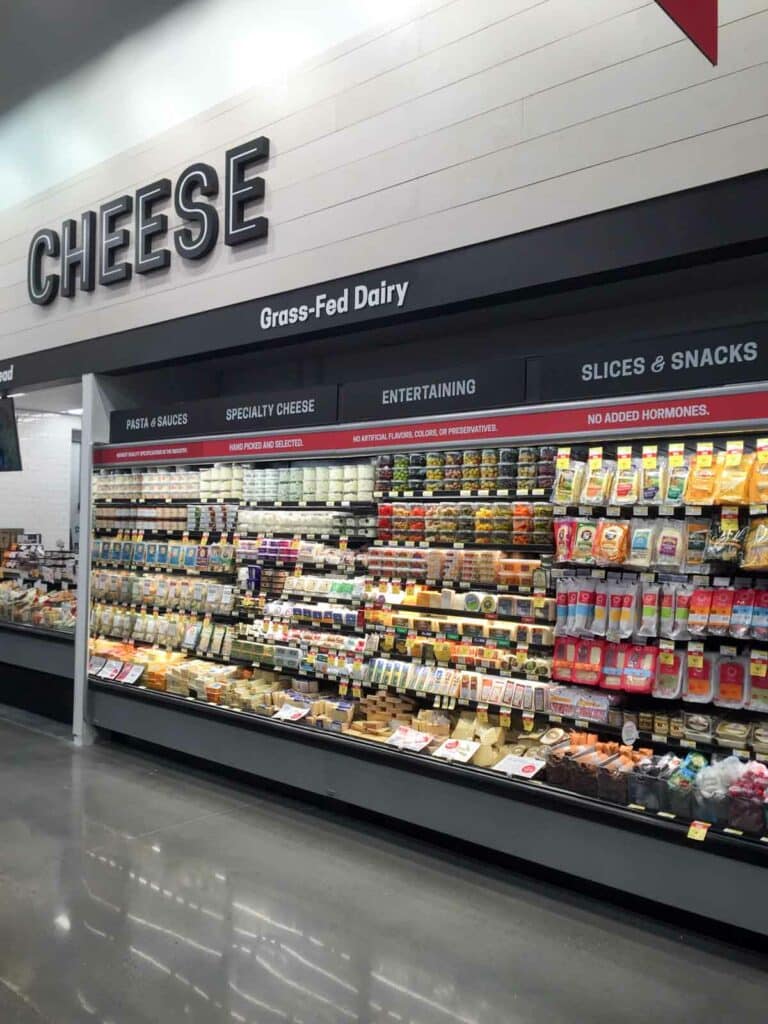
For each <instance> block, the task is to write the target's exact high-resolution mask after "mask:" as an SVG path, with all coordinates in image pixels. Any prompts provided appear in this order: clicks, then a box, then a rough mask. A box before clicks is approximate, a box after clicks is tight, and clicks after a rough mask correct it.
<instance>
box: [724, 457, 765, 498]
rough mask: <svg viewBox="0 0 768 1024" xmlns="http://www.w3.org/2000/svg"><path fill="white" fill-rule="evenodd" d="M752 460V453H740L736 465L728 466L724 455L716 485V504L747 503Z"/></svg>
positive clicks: (753, 458) (753, 459)
mask: <svg viewBox="0 0 768 1024" xmlns="http://www.w3.org/2000/svg"><path fill="white" fill-rule="evenodd" d="M737 457H738V456H737ZM754 462H755V456H754V455H744V454H742V455H741V457H740V458H739V462H738V465H736V466H729V465H728V458H727V457H726V459H725V464H724V465H723V470H722V473H721V474H720V480H719V482H718V487H717V498H716V502H717V504H718V505H747V504H749V483H750V479H751V477H752V466H753V465H754Z"/></svg>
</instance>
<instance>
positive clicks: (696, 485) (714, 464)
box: [685, 452, 725, 505]
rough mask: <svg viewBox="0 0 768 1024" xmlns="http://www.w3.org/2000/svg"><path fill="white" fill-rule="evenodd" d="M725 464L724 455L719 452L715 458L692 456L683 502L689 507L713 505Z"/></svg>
mask: <svg viewBox="0 0 768 1024" xmlns="http://www.w3.org/2000/svg"><path fill="white" fill-rule="evenodd" d="M724 463H725V455H724V454H723V452H719V453H718V454H717V455H716V456H714V457H712V456H707V457H705V456H703V455H694V457H693V458H692V459H691V468H690V471H689V473H688V482H687V484H686V485H685V500H686V503H687V504H689V505H714V504H715V500H716V498H717V492H718V488H719V486H720V476H721V474H722V471H723V467H724Z"/></svg>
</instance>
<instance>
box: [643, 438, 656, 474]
mask: <svg viewBox="0 0 768 1024" xmlns="http://www.w3.org/2000/svg"><path fill="white" fill-rule="evenodd" d="M658 461H659V448H658V445H655V444H646V445H643V469H656V466H657V465H658Z"/></svg>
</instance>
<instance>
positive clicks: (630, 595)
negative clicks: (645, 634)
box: [619, 583, 640, 640]
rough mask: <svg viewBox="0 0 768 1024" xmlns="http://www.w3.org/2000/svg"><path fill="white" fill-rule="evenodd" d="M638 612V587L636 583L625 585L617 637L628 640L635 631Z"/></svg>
mask: <svg viewBox="0 0 768 1024" xmlns="http://www.w3.org/2000/svg"><path fill="white" fill-rule="evenodd" d="M639 610H640V586H639V584H637V583H628V584H626V587H625V590H624V594H623V596H622V600H621V621H620V623H619V636H620V638H621V639H622V640H629V639H630V637H632V635H633V634H634V633H635V631H636V630H637V618H638V612H639Z"/></svg>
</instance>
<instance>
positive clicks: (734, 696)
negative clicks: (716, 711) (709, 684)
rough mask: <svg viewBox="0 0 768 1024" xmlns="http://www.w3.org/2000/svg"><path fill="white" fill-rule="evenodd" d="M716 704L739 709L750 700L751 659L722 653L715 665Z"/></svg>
mask: <svg viewBox="0 0 768 1024" xmlns="http://www.w3.org/2000/svg"><path fill="white" fill-rule="evenodd" d="M714 701H715V704H717V706H718V707H721V708H733V709H734V710H738V709H740V708H743V707H745V706H746V704H747V702H748V701H749V660H748V659H747V658H738V657H736V658H734V657H730V656H728V655H723V654H721V655H720V657H719V658H718V659H717V664H716V666H715V696H714Z"/></svg>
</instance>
